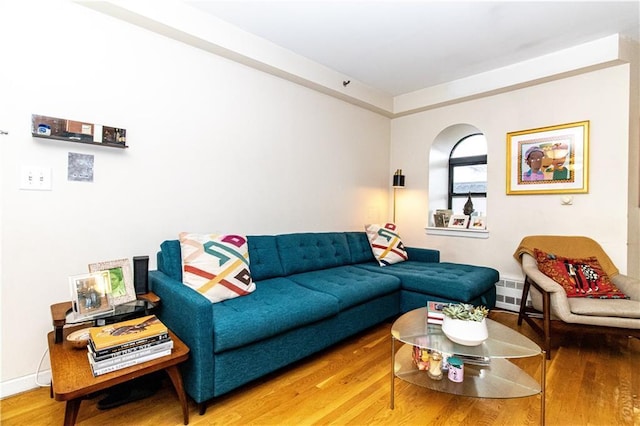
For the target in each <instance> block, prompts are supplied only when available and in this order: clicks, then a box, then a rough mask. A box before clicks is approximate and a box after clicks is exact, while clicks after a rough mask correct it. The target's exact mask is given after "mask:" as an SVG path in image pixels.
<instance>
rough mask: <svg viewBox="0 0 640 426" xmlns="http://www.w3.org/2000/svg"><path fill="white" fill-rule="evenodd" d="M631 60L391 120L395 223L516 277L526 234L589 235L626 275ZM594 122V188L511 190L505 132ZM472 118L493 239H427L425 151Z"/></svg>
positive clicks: (409, 236)
mask: <svg viewBox="0 0 640 426" xmlns="http://www.w3.org/2000/svg"><path fill="white" fill-rule="evenodd" d="M628 91H629V66H628V65H620V66H616V67H613V68H608V69H603V70H600V71H595V72H591V73H588V74H582V75H579V76H575V77H570V78H565V79H562V80H558V81H554V82H550V83H546V84H542V85H538V86H533V87H529V88H525V89H521V90H517V91H513V92H509V93H506V94H500V95H495V96H492V97H487V98H483V99H479V100H473V101H469V102H464V103H460V104H457V105H452V106H447V107H443V108H438V109H434V110H431V111H426V112H422V113H418V114H414V115H411V116H407V117H402V118H397V119H394V120H393V121H392V126H391V129H392V131H391V140H392V154H391V155H392V159H393V161H394V166H395V167H402V168H403V170H404V172H405V175H406V181H407V189H406V190H405V191H404V192H403V193H402V198H401V199H399V201H398V207H397V209H398V212H397V218H398V219H397V222H398V225H399V230H400V232H401V234H402V236H403V239H404V240H406V244H408V245H417V246H429V247H434V248H438V249H440V250H441V259H442V260H443V261H453V262H466V263H471V264H479V265H488V266H492V267H494V268H496V269H498V270H499V271H500V274H501V276H502V278H520V277H522V274H521V272H520V268H519V264H518V263H517V262H516V261H515V260H514V259H513V257H512V255H513V253H514V251H515V249H516V248H517V246H518V243H519V242H520V240H521V239H522V237H523V236H526V235H532V234H554V233H557V234H567V235H587V236H590V237H592V238H594V239H595V240H597V241H598V242H600V244H601V245H602V246H603V247H604V249H605V250H606V251H607V253H608V254H609V255H610V256H611V258H612V260H613V261H614V263H615V264H616V265H617V266H618V268H619V269H620V270H621V272H625V271H626V267H627V226H628V224H627V188H628V181H627V176H628V162H627V158H628V150H629V148H628V146H629V130H628V129H629V92H628ZM583 120H590V122H591V138H590V139H591V143H590V159H591V161H590V185H589V193H588V194H577V195H574V196H573V199H574V202H573V205H572V206H563V205H561V198H562V196H561V195H510V196H507V195H506V175H505V170H506V134H507V133H508V132H511V131H517V130H525V129H532V128H538V127H545V126H551V125H555V124H563V123H570V122H576V121H583ZM458 123H466V124H471V125H473V126H475V127H477V128H478V129H480V130H481V131H482V132H484V134H485V136H486V137H487V144H488V190H489V196H488V207H487V211H488V212H489V216H488V219H487V223H488V229H489V232H490V236H489V238H488V239H486V240H482V239H468V238H459V237H449V236H435V235H425V232H424V227H425V226H426V224H427V223H428V217H427V215H428V212H429V211H430V210H432V208H431V207H430V206H429V205H428V188H429V174H428V164H429V161H428V159H429V157H428V155H429V149H430V146H431V143H432V142H433V141H434V139H435V138H436V137H437V135H438V134H439V133H440V132H441V131H442V130H444V129H446V128H447V127H449V126H451V125H454V124H458Z"/></svg>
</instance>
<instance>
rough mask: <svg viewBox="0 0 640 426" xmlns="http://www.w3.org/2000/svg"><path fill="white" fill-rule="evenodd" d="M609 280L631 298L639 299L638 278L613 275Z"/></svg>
mask: <svg viewBox="0 0 640 426" xmlns="http://www.w3.org/2000/svg"><path fill="white" fill-rule="evenodd" d="M611 282H612V283H613V284H614V285H615V286H616V287H618V288H619V289H620V290H621V291H622V292H623V293H624V294H626V295H627V296H629V298H630V299H631V300H636V301H640V280H639V279H637V278H632V277H629V276H627V275H622V274H618V275H614V276H613V277H611Z"/></svg>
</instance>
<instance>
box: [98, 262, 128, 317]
mask: <svg viewBox="0 0 640 426" xmlns="http://www.w3.org/2000/svg"><path fill="white" fill-rule="evenodd" d="M98 271H109V276H110V279H111V293H110V295H109V298H110V299H111V303H112V304H113V305H114V306H118V305H122V304H124V303H128V302H132V301H134V300H136V290H135V287H134V284H133V274H132V272H131V262H130V261H129V259H117V260H110V261H107V262H98V263H91V264H89V272H98Z"/></svg>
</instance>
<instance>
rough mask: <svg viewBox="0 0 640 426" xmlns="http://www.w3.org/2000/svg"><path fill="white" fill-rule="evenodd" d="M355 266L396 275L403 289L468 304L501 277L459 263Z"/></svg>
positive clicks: (485, 270) (493, 272) (413, 262)
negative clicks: (382, 266)
mask: <svg viewBox="0 0 640 426" xmlns="http://www.w3.org/2000/svg"><path fill="white" fill-rule="evenodd" d="M357 267H359V268H362V269H367V270H373V271H376V272H379V273H383V274H390V275H393V276H396V277H398V278H400V279H401V280H402V288H403V289H405V290H409V291H414V292H418V293H424V294H430V295H434V296H440V297H443V298H446V299H453V300H460V301H463V302H470V301H471V300H473V299H475V298H476V297H478V296H480V295H481V294H483V293H485V292H487V291H490V290H492V289H493V291H495V283H496V282H497V281H498V280H499V278H500V277H499V274H498V271H496V270H495V269H492V268H486V267H483V266H472V265H465V264H461V263H448V262H442V263H424V262H415V261H411V260H409V261H406V262H402V263H396V264H394V265H390V266H385V267H384V268H381V267H378V266H371V265H358V266H357Z"/></svg>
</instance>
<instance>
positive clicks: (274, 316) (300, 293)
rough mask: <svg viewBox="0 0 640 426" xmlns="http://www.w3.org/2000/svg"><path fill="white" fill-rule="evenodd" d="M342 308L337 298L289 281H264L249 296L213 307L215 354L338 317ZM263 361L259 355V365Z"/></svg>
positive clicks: (280, 279)
mask: <svg viewBox="0 0 640 426" xmlns="http://www.w3.org/2000/svg"><path fill="white" fill-rule="evenodd" d="M338 308H339V307H338V300H337V299H336V298H335V297H333V296H331V295H328V294H324V293H321V292H316V291H313V290H310V289H308V288H305V287H303V286H300V285H297V284H295V283H294V282H292V281H291V280H289V279H287V278H273V279H269V280H264V281H261V282H259V283H258V285H257V286H256V290H255V291H254V292H253V293H251V294H249V295H247V296H244V297H238V298H235V299H229V300H225V301H223V302H219V303H216V304H215V305H211V309H212V310H213V350H214V352H216V353H220V352H223V351H226V350H229V349H233V348H237V347H240V346H244V345H247V344H249V343H252V342H256V341H259V340H263V339H267V338H269V337H272V336H275V335H278V334H280V333H283V332H285V331H288V330H291V329H295V328H299V327H302V326H304V325H306V324H310V323H313V322H315V321H319V320H322V319H326V318H327V317H330V316H332V315H336V314H337V313H338ZM259 358H260V357H259V354H256V362H258V361H259Z"/></svg>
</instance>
